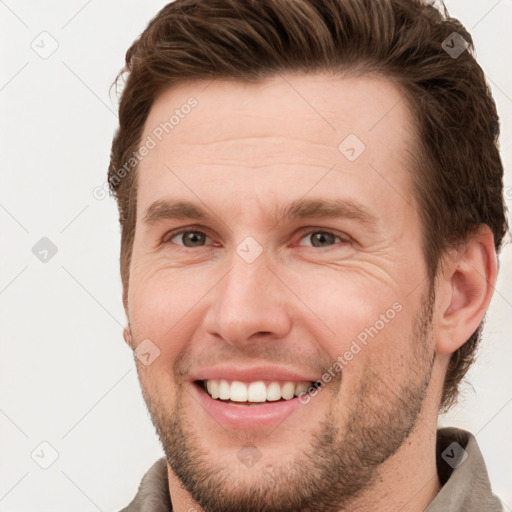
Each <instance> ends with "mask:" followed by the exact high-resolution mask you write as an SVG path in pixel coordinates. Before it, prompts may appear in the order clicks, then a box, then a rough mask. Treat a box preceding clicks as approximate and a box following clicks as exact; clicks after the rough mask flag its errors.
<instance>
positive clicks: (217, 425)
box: [126, 74, 434, 512]
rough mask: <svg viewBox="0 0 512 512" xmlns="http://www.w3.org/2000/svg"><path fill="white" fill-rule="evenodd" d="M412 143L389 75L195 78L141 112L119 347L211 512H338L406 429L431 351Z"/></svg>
mask: <svg viewBox="0 0 512 512" xmlns="http://www.w3.org/2000/svg"><path fill="white" fill-rule="evenodd" d="M191 97H193V98H194V99H193V100H189V98H191ZM187 103H188V104H189V105H192V104H194V106H193V107H192V108H187V107H185V105H187ZM177 110H178V111H177ZM176 111H177V112H176ZM173 113H174V114H176V115H175V118H176V119H178V118H179V120H178V121H176V119H174V120H172V121H171V122H172V123H173V126H172V127H171V128H169V126H170V125H162V123H165V122H166V121H169V118H170V116H171V115H173ZM162 126H166V127H167V130H165V129H164V130H162ZM166 131H168V132H169V133H166ZM411 132H412V129H411V120H410V118H409V110H408V108H407V105H406V102H405V101H404V100H401V93H400V92H399V91H398V90H397V89H396V88H395V87H394V86H393V85H392V84H391V83H389V82H388V81H387V80H385V79H383V78H370V77H366V78H364V77H363V78H361V77H359V78H351V77H337V78H334V77H329V76H326V75H300V74H294V75H291V74H290V75H284V76H279V77H276V78H275V79H272V80H267V81H265V82H263V83H260V84H241V83H235V82H227V81H220V80H216V81H214V82H212V83H210V84H208V82H194V83H189V84H183V85H180V86H179V87H175V88H172V89H170V90H168V91H166V92H165V93H164V94H162V95H161V96H160V97H159V98H158V99H157V101H156V102H155V103H154V105H153V106H152V109H151V112H150V114H149V117H148V119H147V122H146V125H145V132H144V135H143V139H142V140H143V141H146V142H147V141H149V139H148V137H149V138H151V139H152V140H153V141H154V142H156V144H155V145H154V147H152V148H151V149H150V150H149V152H148V154H147V156H145V157H144V159H143V160H142V162H141V163H140V165H139V169H138V192H137V194H138V195H137V221H136V231H135V238H134V244H133V254H132V260H131V267H130V279H129V288H128V301H127V314H128V319H129V324H130V327H129V329H128V330H127V331H126V333H127V334H126V338H127V340H129V342H130V343H131V345H132V346H133V347H136V346H138V345H139V344H141V343H144V344H145V345H141V347H145V348H146V349H147V351H148V352H149V353H150V354H151V355H150V356H146V360H144V359H143V358H141V359H140V360H139V359H138V358H136V363H137V370H138V374H139V379H140V383H141V387H142V390H143V395H144V398H145V401H146V403H147V406H148V410H149V413H150V415H151V418H152V421H153V423H154V425H155V427H156V430H157V433H158V435H159V437H160V440H161V442H162V445H163V448H164V451H165V454H166V457H167V461H168V464H169V467H170V469H171V470H172V473H173V475H174V477H177V478H179V480H180V482H181V484H182V485H183V487H184V488H185V489H186V490H187V491H188V493H189V494H190V495H191V496H192V497H193V498H194V500H195V501H196V502H197V503H198V504H199V505H200V506H202V507H203V508H204V509H205V510H208V511H212V512H216V511H219V512H220V511H223V512H235V511H246V512H251V511H272V510H279V511H281V512H283V511H296V510H297V511H298V510H302V511H307V510H325V511H330V510H333V511H334V510H339V509H340V508H341V507H343V506H347V504H349V503H351V501H352V500H354V499H356V498H357V497H358V496H360V495H362V494H363V493H364V492H366V491H368V489H371V487H372V486H373V485H374V484H375V482H376V481H377V480H378V478H379V475H380V474H381V472H382V470H383V468H384V467H385V465H386V464H389V463H390V461H391V460H393V456H394V455H395V454H396V453H397V451H399V450H400V447H401V446H402V445H403V444H404V441H405V440H406V439H407V438H408V436H410V435H411V433H412V432H414V429H415V427H416V426H417V419H418V415H419V414H420V413H421V411H422V406H423V404H424V402H425V397H426V396H427V394H428V392H429V382H430V374H431V369H432V359H433V354H434V344H433V338H434V336H433V331H432V318H431V317H432V303H431V301H429V300H427V298H428V296H429V295H428V291H429V286H428V280H427V279H426V276H427V271H426V267H425V263H424V258H423V253H422V248H421V230H420V219H419V215H418V208H417V206H416V204H417V203H416V201H415V198H414V194H413V191H412V188H411V180H410V176H409V170H408V169H409V167H410V166H409V164H408V162H407V154H408V153H407V152H408V151H409V150H413V148H414V142H413V140H412V135H411ZM160 139H161V140H160ZM150 145H151V146H153V144H150ZM148 347H149V348H148ZM155 356H157V357H156V358H155ZM153 359H154V360H153ZM149 362H150V364H148V363H149ZM313 383H317V384H316V385H315V386H313ZM171 494H172V492H171Z"/></svg>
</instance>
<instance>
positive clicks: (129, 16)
mask: <svg viewBox="0 0 512 512" xmlns="http://www.w3.org/2000/svg"><path fill="white" fill-rule="evenodd" d="M165 3H166V2H164V1H153V2H143V1H139V2H135V1H133V0H131V1H126V0H124V1H121V0H111V1H109V2H99V1H98V0H89V1H84V0H73V1H68V2H56V1H47V2H35V1H31V2H15V1H14V0H5V1H0V24H1V25H0V27H1V28H0V34H1V35H0V37H1V45H0V48H1V52H2V74H1V76H0V88H1V89H0V100H1V109H2V110H1V136H0V143H1V153H0V154H1V164H2V175H1V180H2V181H1V186H0V222H1V229H2V231H1V234H2V241H1V248H2V251H1V260H0V329H1V357H0V389H1V394H0V450H1V451H0V511H2V512H19V511H30V512H35V511H37V512H42V511H51V512H61V511H62V512H64V511H66V512H69V511H70V510H73V511H76V512H79V511H80V512H81V511H83V512H89V511H95V510H101V511H105V512H106V511H117V510H119V509H121V508H122V507H123V506H126V505H127V504H128V503H129V502H130V500H131V499H132V498H133V496H134V494H135V492H136V490H137V487H138V484H139V482H140V479H141V477H142V476H143V474H144V473H145V472H146V470H147V469H148V468H149V467H150V466H151V464H152V463H153V462H154V461H155V460H156V459H157V458H159V457H161V456H162V455H163V452H162V450H161V448H160V445H159V442H158V439H157V437H156V434H155V433H154V429H153V426H152V425H151V422H150V419H149V416H148V414H147V412H146V409H145V405H144V403H143V400H142V395H141V392H140V388H139V384H138V381H137V375H136V371H135V368H134V363H133V359H132V354H131V352H130V350H129V349H128V347H127V346H126V345H125V344H124V342H123V339H122V327H123V325H124V313H123V309H122V305H121V286H120V279H119V267H118V263H119V259H118V251H119V242H120V236H119V228H118V224H117V211H116V207H115V204H114V200H113V199H112V198H109V197H106V198H105V199H103V200H98V199H95V198H94V197H93V195H92V191H93V189H94V188H95V187H97V186H101V185H102V184H103V183H104V182H105V179H106V170H107V165H108V160H109V151H110V144H111V140H112V135H113V133H114V130H115V128H116V125H117V118H116V113H115V112H116V99H115V97H114V96H113V95H112V97H109V86H110V84H111V83H112V81H113V79H114V77H115V75H116V73H117V71H118V70H119V69H120V68H121V67H122V65H123V62H124V54H125V51H126V49H127V48H128V47H129V45H130V43H131V42H132V41H133V39H135V37H136V36H138V35H139V33H140V32H141V31H142V30H143V29H144V27H145V24H146V22H147V21H149V19H150V18H151V17H152V16H153V15H154V14H156V12H157V11H158V10H159V9H160V8H161V7H162V6H163V5H164V4H165ZM447 6H448V8H449V10H450V12H451V14H452V15H453V16H455V17H458V18H460V19H461V20H462V21H463V23H464V24H465V25H466V26H467V27H468V29H469V30H470V32H471V33H472V35H473V37H474V40H475V43H476V49H477V56H478V58H479V61H480V63H481V65H482V67H483V68H484V71H485V72H486V74H487V76H488V79H489V83H490V85H491V86H492V90H493V93H494V97H495V99H496V102H497V105H498V111H499V113H500V115H501V119H502V137H501V141H502V156H503V160H504V164H505V168H506V169H507V171H506V172H507V175H506V186H507V187H508V191H507V196H508V204H509V208H510V203H511V200H510V199H512V174H511V164H512V151H511V143H510V140H511V139H512V99H511V98H512V76H511V72H510V68H509V67H508V65H509V64H510V62H509V55H510V48H511V47H512V33H511V31H510V26H511V22H512V0H501V1H497V0H489V1H487V0H472V1H468V0H452V1H448V2H447ZM43 31H47V32H48V33H49V34H51V37H52V38H54V39H55V41H56V42H57V43H58V49H57V50H56V51H55V53H53V55H51V56H50V57H49V58H47V59H42V58H41V57H40V56H39V55H38V54H36V53H35V51H34V50H33V49H32V48H31V43H32V41H34V40H35V43H34V44H40V45H41V43H40V40H41V37H45V38H46V39H45V48H46V49H48V48H51V44H57V43H52V41H51V39H50V36H48V35H43V36H39V34H40V33H41V32H43ZM38 37H39V38H38ZM38 42H39V43H38ZM44 236H46V237H48V238H49V239H50V240H51V241H52V242H53V243H54V244H55V246H56V247H57V249H58V252H57V254H56V255H55V256H54V257H53V258H51V260H49V261H48V262H47V263H42V262H41V261H39V260H38V259H37V258H36V257H35V255H34V254H33V253H32V247H33V246H34V245H35V244H36V243H37V242H38V241H39V240H40V239H41V238H42V237H44ZM511 283H512V250H511V249H510V245H508V246H507V247H506V248H505V249H504V252H503V256H502V260H501V270H500V277H499V282H498V286H497V289H496V294H495V297H494V299H493V302H492V306H491V309H490V311H489V313H488V317H487V324H486V329H485V338H484V342H483V346H482V348H481V350H480V354H479V359H478V362H477V364H476V366H475V367H474V368H473V369H472V370H471V373H470V382H471V385H466V386H465V387H464V400H463V401H462V402H461V404H460V405H459V406H458V407H457V409H455V410H454V411H453V412H452V413H450V414H449V416H448V417H444V418H441V423H442V424H443V425H454V426H458V427H462V428H466V429H468V430H470V431H471V432H473V433H474V434H476V437H477V440H478V443H479V445H480V447H481V449H482V451H483V454H484V458H485V460H486V462H487V465H488V470H489V473H490V477H491V481H492V482H493V487H494V490H495V493H496V494H498V495H499V496H500V497H501V499H502V500H503V502H504V505H505V510H512V468H511V462H510V461H511V460H512V436H511V435H510V432H511V427H512V386H511V378H510V374H511V371H512V342H511V332H512V285H511ZM43 441H46V442H48V443H50V444H51V445H52V446H53V447H54V449H55V450H56V451H57V452H58V454H59V457H58V459H57V460H56V462H55V463H54V464H53V465H52V466H50V467H49V468H48V469H46V470H44V469H41V468H40V467H39V466H38V465H37V464H36V463H35V462H34V460H33V459H32V458H31V453H32V452H33V450H34V449H36V448H37V447H39V445H40V443H41V442H43ZM38 450H39V451H37V453H39V454H41V447H39V448H38ZM43 452H44V454H45V455H44V457H46V458H47V460H49V459H48V457H49V456H50V449H48V448H44V446H43ZM44 457H42V456H41V460H42V459H44Z"/></svg>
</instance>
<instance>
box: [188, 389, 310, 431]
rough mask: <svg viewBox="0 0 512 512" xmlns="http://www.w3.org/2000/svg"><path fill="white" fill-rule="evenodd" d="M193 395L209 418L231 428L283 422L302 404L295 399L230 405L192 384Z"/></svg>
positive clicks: (262, 425)
mask: <svg viewBox="0 0 512 512" xmlns="http://www.w3.org/2000/svg"><path fill="white" fill-rule="evenodd" d="M192 388H193V394H194V396H196V397H197V399H198V401H199V403H200V404H201V405H202V406H203V407H204V408H205V409H206V411H207V412H208V413H209V414H210V416H211V417H212V418H213V419H214V420H216V421H217V422H218V423H220V424H222V425H225V426H228V427H232V428H241V429H244V428H245V429H247V428H254V427H264V426H267V425H275V424H276V423H280V422H282V421H284V420H285V419H286V418H287V417H288V416H290V414H292V413H293V412H294V411H296V410H297V409H298V408H299V407H300V406H301V405H302V404H301V403H300V402H299V399H298V398H297V397H295V398H291V399H290V400H283V401H279V402H267V403H263V404H262V405H252V406H251V405H248V406H240V405H231V404H229V403H226V402H221V401H220V400H215V399H214V398H212V397H211V396H210V395H209V394H208V393H207V392H206V391H204V390H203V389H202V387H200V386H199V385H197V384H192Z"/></svg>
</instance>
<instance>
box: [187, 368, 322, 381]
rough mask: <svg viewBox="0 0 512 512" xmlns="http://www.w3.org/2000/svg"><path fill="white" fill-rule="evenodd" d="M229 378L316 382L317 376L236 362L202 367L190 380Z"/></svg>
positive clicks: (232, 379) (237, 379)
mask: <svg viewBox="0 0 512 512" xmlns="http://www.w3.org/2000/svg"><path fill="white" fill-rule="evenodd" d="M212 379H214V380H221V379H225V380H231V381H234V380H236V381H240V382H256V381H259V380H268V381H277V382H316V381H317V380H318V377H317V376H316V377H314V376H312V375H311V374H310V373H299V372H298V371H295V370H290V369H288V368H283V367H282V366H272V365H265V366H254V367H251V368H240V366H237V365H236V364H231V365H227V364H224V365H222V366H215V367H211V368H204V369H202V370H200V371H198V372H197V373H195V374H194V375H193V376H192V380H193V381H196V380H212Z"/></svg>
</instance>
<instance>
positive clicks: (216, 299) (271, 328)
mask: <svg viewBox="0 0 512 512" xmlns="http://www.w3.org/2000/svg"><path fill="white" fill-rule="evenodd" d="M276 274H278V272H276V269H274V268H272V270H271V269H270V268H269V267H268V260H267V259H266V258H265V257H264V255H263V254H262V255H261V256H260V257H259V258H258V259H257V260H256V261H254V262H252V263H247V262H245V261H244V260H242V259H241V258H239V257H238V255H235V256H234V258H233V264H232V266H231V269H230V271H229V272H228V273H227V275H226V276H225V277H224V278H223V279H222V280H221V281H220V282H219V283H218V284H217V286H216V287H215V288H214V289H213V290H212V292H214V293H213V294H212V297H211V306H210V308H209V309H208V311H207V313H206V316H205V321H204V322H205V329H206V331H207V332H208V333H209V334H211V335H214V336H217V337H221V338H222V339H223V340H224V341H225V342H227V343H229V344H232V345H244V344H248V343H253V342H255V341H256V340H259V341H261V339H262V338H264V339H266V340H274V339H280V338H284V337H286V335H287V334H288V333H289V331H290V329H291V326H292V318H291V315H290V312H291V311H292V307H293V306H292V303H291V302H292V296H293V294H291V293H290V292H289V291H288V290H287V288H286V286H285V285H284V284H283V282H282V281H281V280H280V279H279V278H278V277H276Z"/></svg>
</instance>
